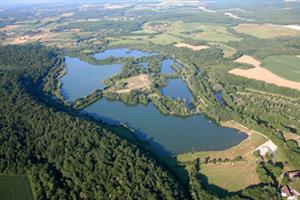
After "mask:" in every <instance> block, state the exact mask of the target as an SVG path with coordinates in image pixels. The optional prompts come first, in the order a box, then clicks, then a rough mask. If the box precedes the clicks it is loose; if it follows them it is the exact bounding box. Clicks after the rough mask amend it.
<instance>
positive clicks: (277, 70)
mask: <svg viewBox="0 0 300 200" xmlns="http://www.w3.org/2000/svg"><path fill="white" fill-rule="evenodd" d="M262 67H264V68H266V69H268V70H270V71H271V72H273V73H274V74H277V75H278V76H281V77H283V78H285V79H288V80H291V81H296V82H300V57H297V56H289V55H280V56H270V57H267V58H266V59H265V60H263V63H262Z"/></svg>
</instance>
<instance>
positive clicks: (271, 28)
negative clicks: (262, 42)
mask: <svg viewBox="0 0 300 200" xmlns="http://www.w3.org/2000/svg"><path fill="white" fill-rule="evenodd" d="M234 29H235V30H236V31H238V32H240V33H245V34H249V35H252V36H254V37H257V38H262V39H267V38H274V37H280V36H299V35H300V31H298V30H294V29H290V28H286V27H282V26H279V25H273V24H239V25H238V26H236V27H234Z"/></svg>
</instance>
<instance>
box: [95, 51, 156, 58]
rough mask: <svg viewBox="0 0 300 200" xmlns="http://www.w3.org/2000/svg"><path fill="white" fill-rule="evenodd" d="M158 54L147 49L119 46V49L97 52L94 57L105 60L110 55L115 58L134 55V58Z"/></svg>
mask: <svg viewBox="0 0 300 200" xmlns="http://www.w3.org/2000/svg"><path fill="white" fill-rule="evenodd" d="M154 55H157V54H156V53H149V52H145V51H139V50H130V49H128V48H118V49H108V50H105V51H103V52H100V53H96V54H95V55H94V57H95V58H96V59H98V60H104V59H107V58H109V57H114V58H123V57H124V58H127V57H134V58H141V57H148V56H154Z"/></svg>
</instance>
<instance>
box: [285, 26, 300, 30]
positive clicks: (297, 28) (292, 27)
mask: <svg viewBox="0 0 300 200" xmlns="http://www.w3.org/2000/svg"><path fill="white" fill-rule="evenodd" d="M283 27H285V28H290V29H294V30H298V31H300V25H287V26H283Z"/></svg>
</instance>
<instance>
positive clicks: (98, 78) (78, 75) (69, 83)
mask: <svg viewBox="0 0 300 200" xmlns="http://www.w3.org/2000/svg"><path fill="white" fill-rule="evenodd" d="M65 63H66V66H67V74H66V75H65V76H64V77H63V78H62V79H61V82H62V94H63V96H64V97H65V99H66V100H67V101H74V100H76V99H77V98H80V97H84V96H87V95H89V94H91V93H92V92H93V91H95V90H96V89H103V88H104V87H105V84H104V83H103V81H104V80H105V79H107V78H108V77H111V76H112V75H114V74H117V73H119V72H120V71H121V68H122V65H121V64H111V65H92V64H89V63H87V62H84V61H81V60H79V59H78V58H70V57H66V58H65Z"/></svg>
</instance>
